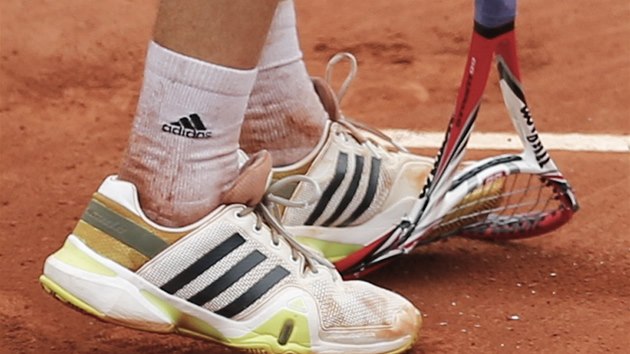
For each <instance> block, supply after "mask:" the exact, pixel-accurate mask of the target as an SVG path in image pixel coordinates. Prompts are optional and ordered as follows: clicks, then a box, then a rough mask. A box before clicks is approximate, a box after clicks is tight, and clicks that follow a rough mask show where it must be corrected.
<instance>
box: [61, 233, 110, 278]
mask: <svg viewBox="0 0 630 354" xmlns="http://www.w3.org/2000/svg"><path fill="white" fill-rule="evenodd" d="M51 257H54V258H56V259H58V260H60V261H62V262H63V263H66V264H68V265H71V266H73V267H76V268H79V269H83V270H85V271H86V272H91V273H95V274H99V275H104V276H108V277H113V276H116V272H114V271H113V270H111V269H109V268H107V267H105V266H104V265H102V264H101V263H99V262H97V261H95V260H94V259H92V258H91V257H90V256H88V255H87V254H85V252H83V251H81V250H80V249H78V248H77V247H76V246H75V245H73V244H72V243H70V242H69V241H67V240H66V242H65V243H64V244H63V246H62V247H61V248H60V249H59V250H58V251H57V252H55V253H54V254H53V255H52V256H51Z"/></svg>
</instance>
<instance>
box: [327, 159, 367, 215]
mask: <svg viewBox="0 0 630 354" xmlns="http://www.w3.org/2000/svg"><path fill="white" fill-rule="evenodd" d="M362 174H363V156H361V155H355V156H354V174H353V175H352V181H350V185H349V186H348V189H347V190H346V193H345V194H344V195H343V198H341V202H340V203H339V205H337V209H335V212H334V213H333V214H332V215H331V216H330V217H329V218H328V219H326V221H324V223H323V224H322V226H330V225H331V224H332V223H334V222H335V221H337V219H338V218H339V217H340V216H341V214H342V213H343V212H344V211H345V210H346V208H347V207H348V204H350V202H351V201H352V198H354V195H355V194H356V193H357V188H359V183H360V182H361V175H362Z"/></svg>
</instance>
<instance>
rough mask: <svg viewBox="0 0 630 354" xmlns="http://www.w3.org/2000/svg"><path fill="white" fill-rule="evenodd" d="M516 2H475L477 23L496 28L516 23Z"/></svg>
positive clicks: (482, 0)
mask: <svg viewBox="0 0 630 354" xmlns="http://www.w3.org/2000/svg"><path fill="white" fill-rule="evenodd" d="M514 18H516V0H475V22H477V23H479V24H480V25H482V26H484V27H488V28H496V27H500V26H502V25H505V24H507V23H509V22H512V21H514Z"/></svg>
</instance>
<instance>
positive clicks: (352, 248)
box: [295, 236, 363, 262]
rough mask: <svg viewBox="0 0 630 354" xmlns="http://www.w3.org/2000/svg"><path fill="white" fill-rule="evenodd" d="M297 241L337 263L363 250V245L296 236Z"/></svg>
mask: <svg viewBox="0 0 630 354" xmlns="http://www.w3.org/2000/svg"><path fill="white" fill-rule="evenodd" d="M295 239H296V240H297V241H298V242H300V243H301V244H303V245H306V246H308V247H310V248H312V249H315V250H318V251H319V252H321V253H322V254H323V255H324V257H326V259H328V260H329V261H331V262H337V261H339V260H341V259H344V258H346V257H347V256H349V255H351V254H353V253H354V252H356V251H358V250H360V249H362V248H363V246H362V245H355V244H351V243H341V242H333V241H324V240H320V239H316V238H311V237H303V236H296V237H295Z"/></svg>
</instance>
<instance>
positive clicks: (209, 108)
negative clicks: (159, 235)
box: [119, 42, 256, 226]
mask: <svg viewBox="0 0 630 354" xmlns="http://www.w3.org/2000/svg"><path fill="white" fill-rule="evenodd" d="M255 78H256V70H255V69H254V70H237V69H232V68H227V67H223V66H219V65H215V64H211V63H207V62H203V61H201V60H198V59H194V58H190V57H187V56H185V55H182V54H179V53H176V52H173V51H171V50H169V49H167V48H164V47H162V46H160V45H158V44H157V43H155V42H151V43H149V50H148V54H147V59H146V64H145V72H144V83H143V86H142V90H141V92H140V99H139V102H138V109H137V112H136V117H135V120H134V123H133V128H132V131H131V135H130V138H129V145H128V148H127V151H126V153H125V156H124V158H123V163H122V166H121V170H120V176H119V177H120V178H121V179H124V180H126V181H129V182H132V183H134V184H135V185H136V187H137V188H138V190H139V193H140V202H141V205H142V207H143V210H144V211H145V213H146V214H147V216H149V218H151V219H153V220H154V221H156V222H158V223H160V224H162V225H166V226H183V225H186V224H189V223H191V222H194V221H196V220H198V219H200V218H202V217H203V216H205V215H206V214H208V213H209V212H210V211H212V210H213V209H214V208H216V207H217V206H218V205H219V204H220V203H221V200H220V198H221V194H222V193H223V191H225V190H227V189H229V188H230V187H231V183H232V181H234V180H235V179H236V177H237V176H238V160H237V149H238V147H239V145H238V140H239V132H240V129H241V124H242V121H243V114H244V112H245V108H246V105H247V100H248V96H249V94H250V92H251V89H252V86H253V84H254V81H255Z"/></svg>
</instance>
